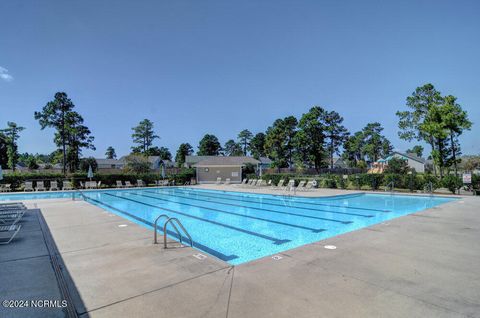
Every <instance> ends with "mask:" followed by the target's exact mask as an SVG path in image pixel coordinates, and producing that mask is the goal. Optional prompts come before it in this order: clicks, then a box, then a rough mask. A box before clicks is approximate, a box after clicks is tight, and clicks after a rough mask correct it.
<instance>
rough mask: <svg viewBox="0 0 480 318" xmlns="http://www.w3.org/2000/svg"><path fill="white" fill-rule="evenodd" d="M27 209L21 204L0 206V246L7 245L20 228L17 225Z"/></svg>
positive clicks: (3, 204)
mask: <svg viewBox="0 0 480 318" xmlns="http://www.w3.org/2000/svg"><path fill="white" fill-rule="evenodd" d="M26 211H27V208H26V207H25V205H24V204H23V203H2V204H0V244H2V245H3V244H9V243H10V242H11V241H12V240H13V239H14V237H15V236H16V235H17V234H18V232H19V231H20V229H21V228H22V226H21V225H20V224H18V223H19V222H20V221H21V220H22V218H23V216H24V215H25V212H26Z"/></svg>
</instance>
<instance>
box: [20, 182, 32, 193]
mask: <svg viewBox="0 0 480 318" xmlns="http://www.w3.org/2000/svg"><path fill="white" fill-rule="evenodd" d="M33 190H34V189H33V182H32V181H25V186H24V188H23V191H25V192H27V191H33Z"/></svg>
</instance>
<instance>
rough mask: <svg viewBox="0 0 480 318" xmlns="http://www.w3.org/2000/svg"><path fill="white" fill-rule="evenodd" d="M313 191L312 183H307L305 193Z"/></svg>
mask: <svg viewBox="0 0 480 318" xmlns="http://www.w3.org/2000/svg"><path fill="white" fill-rule="evenodd" d="M312 189H313V181H308V182H307V185H306V186H305V189H304V190H305V191H310V190H312Z"/></svg>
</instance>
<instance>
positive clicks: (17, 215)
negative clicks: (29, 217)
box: [0, 210, 25, 225]
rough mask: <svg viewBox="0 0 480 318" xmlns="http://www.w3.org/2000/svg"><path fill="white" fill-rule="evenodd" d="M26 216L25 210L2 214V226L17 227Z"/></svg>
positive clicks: (0, 223)
mask: <svg viewBox="0 0 480 318" xmlns="http://www.w3.org/2000/svg"><path fill="white" fill-rule="evenodd" d="M24 215H25V210H12V211H2V212H0V225H15V224H17V223H18V222H19V221H20V220H21V219H22V217H23V216H24Z"/></svg>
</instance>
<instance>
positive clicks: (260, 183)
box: [240, 179, 315, 191]
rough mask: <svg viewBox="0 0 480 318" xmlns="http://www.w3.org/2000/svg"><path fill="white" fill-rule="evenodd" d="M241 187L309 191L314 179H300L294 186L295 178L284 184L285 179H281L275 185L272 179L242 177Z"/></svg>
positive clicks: (313, 184)
mask: <svg viewBox="0 0 480 318" xmlns="http://www.w3.org/2000/svg"><path fill="white" fill-rule="evenodd" d="M240 186H241V187H247V188H259V187H268V188H269V189H272V190H284V191H286V190H290V191H310V190H312V189H313V188H314V186H315V182H314V181H308V182H307V181H305V180H302V181H300V182H299V183H298V185H297V186H295V180H293V179H292V180H290V181H288V183H287V184H286V185H285V179H281V180H280V181H278V184H277V185H275V184H274V183H273V181H272V180H268V182H267V181H265V180H263V179H250V180H248V179H243V181H242V183H241V185H240Z"/></svg>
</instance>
